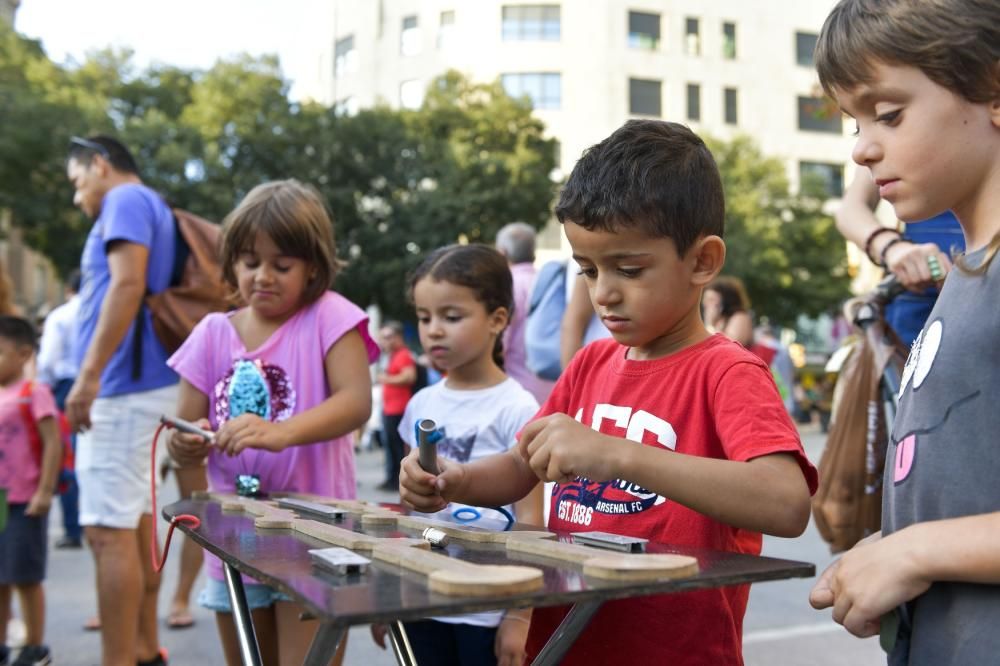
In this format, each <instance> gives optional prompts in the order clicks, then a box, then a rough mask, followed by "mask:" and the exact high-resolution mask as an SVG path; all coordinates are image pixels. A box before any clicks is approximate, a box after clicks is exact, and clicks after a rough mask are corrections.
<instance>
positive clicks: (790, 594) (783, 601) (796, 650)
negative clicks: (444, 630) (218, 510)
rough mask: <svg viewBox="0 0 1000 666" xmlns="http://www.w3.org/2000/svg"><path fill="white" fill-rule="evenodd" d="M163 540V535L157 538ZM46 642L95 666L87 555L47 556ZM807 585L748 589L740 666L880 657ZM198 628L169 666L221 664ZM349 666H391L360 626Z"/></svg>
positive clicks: (780, 548)
mask: <svg viewBox="0 0 1000 666" xmlns="http://www.w3.org/2000/svg"><path fill="white" fill-rule="evenodd" d="M803 441H804V443H805V445H806V450H807V452H808V453H809V455H810V457H811V458H812V459H813V460H818V458H819V454H820V453H821V451H822V446H823V438H822V436H820V435H819V433H818V432H816V431H815V430H814V429H811V428H806V429H804V430H803ZM381 465H382V453H381V451H379V450H376V451H366V452H362V453H360V454H359V456H358V482H359V487H358V493H359V495H360V496H361V497H363V498H365V499H371V500H377V501H391V500H393V499H394V496H393V495H391V494H389V493H385V492H381V491H378V490H376V488H375V486H377V485H378V483H380V482H381V480H382V478H383V477H382V467H381ZM162 495H163V497H162V499H163V501H166V502H169V501H173V499H175V498H176V491H175V489H174V488H173V486H172V485H169V484H168V487H167V488H165V489H164V492H163V494H162ZM58 523H59V518H58V513H57V512H54V513H53V516H52V525H53V528H52V530H51V532H52V538H53V540H54V539H55V538H58V536H59V531H58V529H57V528H56V527H54V526H56V525H58ZM161 537H162V535H161ZM176 549H179V543H178V542H176V541H175V543H174V546H173V549H172V550H174V553H173V554H172V556H171V558H170V562H169V563H168V565H167V571H166V578H165V582H164V586H163V591H162V593H161V599H160V609H161V617H166V613H167V609H168V606H169V601H170V596H171V593H172V591H173V586H174V581H175V579H176V574H175V571H176V566H177V562H178V558H177V550H176ZM764 553H765V554H767V555H773V556H775V557H785V558H789V559H796V560H804V561H807V562H814V563H816V564H817V568H818V570H819V569H821V567H825V566H826V564H827V563H829V562H830V560H831V558H830V556H829V551H828V549H827V547H826V545H825V544H824V543H823V542H822V541H821V540H820V538H819V536H818V535H817V534H816V531H815V529H813V528H812V527H811V526H810V528H809V530H808V532H807V533H806V534H805V535H804V536H803V537H801V538H799V539H794V540H789V539H772V538H765V542H764ZM50 557H51V559H50V565H49V566H50V568H49V580H48V583H47V592H48V595H49V596H48V599H49V615H48V617H49V622H48V641H49V643H50V644H51V646H52V650H53V656H54V658H55V663H56V664H58V665H60V666H92V665H95V664H98V663H99V653H100V644H99V640H98V636H97V634H93V633H86V632H84V631H83V630H82V629H81V624H82V623H83V621H84V619H85V618H86V617H87V616H89V615H90V614H92V613H93V611H94V608H95V600H94V591H93V582H92V581H93V566H92V564H91V557H90V553H89V552H87V551H86V550H82V551H59V550H51V551H50ZM811 584H812V581H811V580H793V581H784V582H776V583H762V584H759V585H756V586H754V588H753V591H752V592H751V595H750V606H749V609H748V611H747V616H746V621H745V636H744V655H745V660H746V664H747V666H774V665H779V666H781V665H788V666H800V665H801V666H875V665H876V664H884V663H885V659H884V657H883V655H882V653H881V651H880V650H879V647H878V643H877V642H876V641H875V640H871V639H870V640H866V641H860V640H856V639H854V638H851V637H850V636H849V635H847V634H846V632H844V631H843V630H842V629H841V628H840V627H839V626H837V625H836V624H834V623H833V622H832V621H831V620H830V619H829V613H818V612H816V611H813V610H812V609H811V608H810V607H809V605H808V603H807V601H806V597H807V594H808V591H809V588H810V586H811ZM194 614H195V617H196V619H197V623H196V625H195V626H194V627H192V628H190V629H185V630H182V631H169V630H167V629H163V631H162V633H161V635H160V639H161V643H162V644H163V645H164V646H166V647H167V648H168V650H169V651H170V656H171V664H173V665H174V666H187V665H189V664H190V665H198V666H201V665H207V664H221V663H222V655H221V651H220V649H219V646H218V639H217V635H216V630H215V623H214V618H213V617H212V616H211V614H209V613H208V612H206V611H204V610H202V609H199V608H196V609H195V611H194ZM346 663H347V664H348V665H349V666H391V665H392V664H394V663H395V662H394V660H393V658H392V656H391V654H388V653H386V652H384V651H382V650H379V649H378V648H377V647H375V645H374V644H373V643H372V641H371V639H370V638H369V636H368V630H367V627H356V628H355V629H352V630H351V632H350V637H349V640H348V648H347V660H346Z"/></svg>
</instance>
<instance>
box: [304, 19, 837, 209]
mask: <svg viewBox="0 0 1000 666" xmlns="http://www.w3.org/2000/svg"><path fill="white" fill-rule="evenodd" d="M832 5H833V0H803V1H802V2H797V3H787V2H781V1H779V0H754V1H753V2H747V1H746V0H635V1H631V2H630V1H628V0H564V1H563V2H547V3H544V4H541V3H533V4H525V3H520V2H512V1H510V0H507V1H504V0H335V2H334V3H333V5H332V7H331V15H329V16H328V17H326V19H325V20H328V22H329V25H330V38H329V39H328V40H327V44H326V50H325V51H324V53H323V55H322V59H321V60H322V62H324V63H325V64H326V66H324V67H323V68H322V69H321V75H320V78H319V79H317V80H316V81H314V82H312V83H311V84H310V83H309V82H305V84H304V86H303V87H304V89H306V90H309V91H310V92H311V94H312V96H313V97H315V98H317V99H319V100H320V101H323V102H325V103H327V104H336V105H337V106H339V107H340V108H341V109H342V110H343V111H344V112H345V113H354V112H356V111H357V110H358V109H361V108H366V107H370V106H373V105H375V104H377V103H385V104H389V105H390V106H393V107H402V108H413V107H417V106H419V105H420V103H421V101H422V100H423V95H424V90H425V89H426V86H427V85H428V83H429V82H430V81H431V80H432V79H433V78H434V77H435V76H436V75H438V74H440V73H442V72H443V71H445V70H447V69H450V68H454V69H457V70H459V71H462V72H464V73H465V74H467V75H468V76H470V77H472V78H473V79H475V80H493V79H496V78H499V79H500V80H501V81H502V83H503V85H504V87H505V88H506V89H507V91H508V92H509V93H511V94H512V95H526V96H528V97H529V98H530V99H531V102H532V105H533V107H534V110H535V113H536V114H537V116H538V117H539V118H541V119H542V120H543V121H544V122H545V124H546V126H547V128H548V131H549V132H550V133H551V135H552V136H553V137H554V138H556V139H558V141H559V142H560V153H561V154H560V163H561V166H562V168H563V169H565V170H567V171H568V170H569V169H570V168H572V165H573V163H574V162H575V160H576V159H577V157H578V156H579V155H580V152H581V151H582V150H583V149H584V148H586V147H587V146H589V145H591V144H593V143H594V142H595V141H598V140H600V139H601V138H603V137H605V136H606V135H608V134H609V133H610V132H612V131H613V130H614V129H615V128H616V127H618V126H619V125H621V124H622V123H623V122H624V121H625V120H626V119H628V118H633V117H657V118H665V119H668V120H674V121H677V122H682V123H685V124H688V125H690V126H691V127H692V129H694V130H695V131H697V132H700V133H707V134H710V135H713V136H716V137H719V138H722V139H727V138H730V137H732V136H733V135H735V134H736V133H744V134H748V135H750V136H752V137H754V138H755V139H756V140H757V142H758V143H759V144H760V146H761V148H762V150H763V151H764V152H765V154H767V155H771V156H775V157H778V158H780V159H782V160H783V161H784V162H785V164H786V166H787V169H788V176H789V178H790V179H791V181H792V182H793V183H797V182H798V181H799V178H800V174H803V173H806V172H813V173H817V174H819V175H821V176H822V177H823V179H824V181H825V182H826V184H827V188H828V191H829V192H830V195H831V196H832V197H837V196H839V195H840V193H841V192H842V190H843V187H844V183H845V173H844V171H845V165H846V163H847V162H849V160H850V147H851V139H850V137H849V135H848V131H847V129H848V128H846V127H845V124H846V123H845V122H844V121H843V119H842V117H841V115H840V114H839V113H838V112H836V110H835V109H834V108H833V107H832V106H831V105H830V104H829V103H827V102H825V101H824V99H823V98H822V95H821V93H820V91H819V86H818V81H817V78H816V74H815V71H814V69H813V66H812V51H813V47H814V46H815V43H816V36H817V33H818V32H819V29H820V27H821V25H822V22H823V19H824V17H825V16H826V14H827V13H828V12H829V10H830V8H831V7H832Z"/></svg>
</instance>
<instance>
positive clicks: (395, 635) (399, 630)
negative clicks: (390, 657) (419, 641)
mask: <svg viewBox="0 0 1000 666" xmlns="http://www.w3.org/2000/svg"><path fill="white" fill-rule="evenodd" d="M389 641H390V642H391V643H392V651H393V652H394V653H396V663H397V664H399V666H417V658H416V657H414V656H413V649H412V648H411V647H410V639H409V638H407V637H406V629H404V628H403V623H402V622H399V621H398V620H397V621H396V622H390V623H389Z"/></svg>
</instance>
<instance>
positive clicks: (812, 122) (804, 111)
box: [798, 96, 844, 134]
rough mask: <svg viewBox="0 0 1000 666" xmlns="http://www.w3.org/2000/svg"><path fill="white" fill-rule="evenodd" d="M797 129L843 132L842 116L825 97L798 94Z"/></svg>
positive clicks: (832, 132)
mask: <svg viewBox="0 0 1000 666" xmlns="http://www.w3.org/2000/svg"><path fill="white" fill-rule="evenodd" d="M798 101H799V129H800V130H805V131H807V132H827V133H829V134H843V133H844V116H843V114H841V113H840V109H839V108H838V107H837V104H836V103H835V102H834V101H833V100H831V99H829V98H827V97H802V96H799V98H798Z"/></svg>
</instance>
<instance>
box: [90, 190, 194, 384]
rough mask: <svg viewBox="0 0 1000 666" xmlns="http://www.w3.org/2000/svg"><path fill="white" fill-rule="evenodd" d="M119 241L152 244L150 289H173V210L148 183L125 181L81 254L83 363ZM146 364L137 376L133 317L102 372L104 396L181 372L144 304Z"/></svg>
mask: <svg viewBox="0 0 1000 666" xmlns="http://www.w3.org/2000/svg"><path fill="white" fill-rule="evenodd" d="M114 241H125V242H129V243H138V244H140V245H144V246H146V247H147V248H148V249H149V263H148V265H147V267H146V289H147V291H149V292H153V293H156V292H158V291H162V290H164V289H166V288H167V286H168V285H169V283H170V274H171V272H172V270H173V260H174V249H175V246H176V232H175V230H174V220H173V214H172V213H171V212H170V208H169V207H168V206H167V204H166V203H165V202H164V201H163V199H162V198H161V197H160V195H158V194H157V193H156V192H154V191H153V190H151V189H149V188H148V187H146V186H145V185H140V184H131V183H130V184H127V185H119V186H118V187H115V188H114V189H112V190H110V191H109V192H108V193H107V194H106V195H104V200H103V201H102V202H101V214H100V215H99V216H98V218H97V220H95V221H94V226H93V227H92V228H91V230H90V234H89V235H88V236H87V243H86V244H85V245H84V247H83V256H82V257H81V259H80V273H81V277H82V281H81V284H80V311H79V313H78V314H77V326H78V328H77V331H78V334H77V337H76V344H75V355H76V359H77V361H78V362H82V361H83V357H84V355H85V354H86V352H87V348H88V347H89V346H90V343H91V341H92V340H93V338H94V333H95V331H96V330H97V320H98V318H99V317H100V314H101V305H102V304H103V302H104V297H105V295H106V294H107V292H108V286H109V285H110V284H111V273H110V271H109V270H108V256H107V249H108V245H109V244H110V243H112V242H114ZM141 319H142V327H143V330H142V365H141V372H140V373H139V376H138V378H135V379H133V377H132V365H133V354H134V347H135V338H136V334H135V326H136V320H134V319H133V321H132V323H131V325H130V326H129V329H128V333H126V334H125V339H124V340H122V342H121V344H120V345H118V348H117V349H115V351H114V354H112V356H111V359H110V360H109V361H108V364H107V366H106V367H105V368H104V372H103V374H102V375H101V391H100V393H99V394H98V395H99V397H102V398H105V397H110V396H115V395H123V394H126V393H137V392H139V391H150V390H153V389H158V388H162V387H164V386H169V385H170V384H175V383H177V375H176V374H175V373H174V371H173V370H171V369H170V368H169V367H167V351H166V350H165V349H164V348H163V345H161V344H160V341H159V340H157V338H156V334H155V333H154V332H153V323H152V319H151V318H150V315H149V310H148V309H147V308H145V307H143V308H142V317H141Z"/></svg>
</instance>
